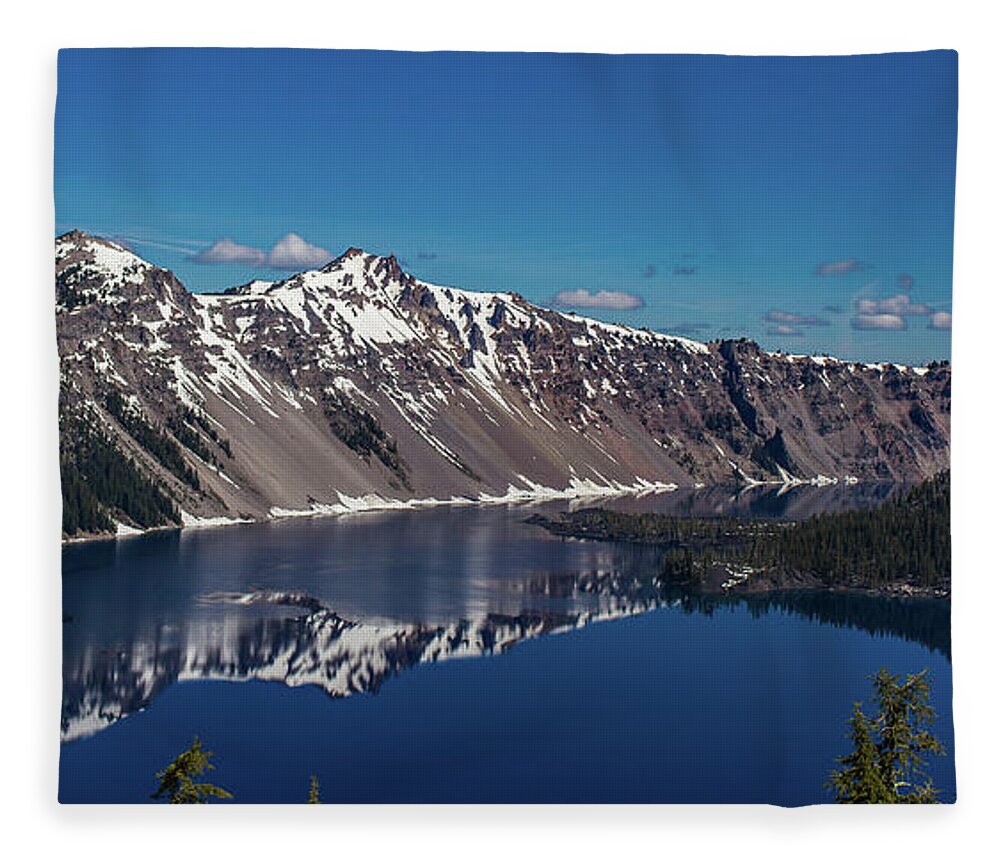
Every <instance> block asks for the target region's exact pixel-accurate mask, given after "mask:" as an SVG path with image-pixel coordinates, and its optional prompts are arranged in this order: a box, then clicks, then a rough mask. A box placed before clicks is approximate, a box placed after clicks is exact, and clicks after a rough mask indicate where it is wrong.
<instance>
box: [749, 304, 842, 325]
mask: <svg viewBox="0 0 1000 860" xmlns="http://www.w3.org/2000/svg"><path fill="white" fill-rule="evenodd" d="M764 322H769V323H776V324H777V325H785V326H802V325H819V326H824V325H830V321H829V320H825V319H823V318H822V317H816V316H805V315H804V314H796V313H792V312H791V311H783V310H780V309H778V308H771V310H769V311H768V312H767V313H766V314H765V315H764Z"/></svg>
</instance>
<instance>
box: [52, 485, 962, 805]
mask: <svg viewBox="0 0 1000 860" xmlns="http://www.w3.org/2000/svg"><path fill="white" fill-rule="evenodd" d="M816 492H820V491H816ZM837 498H839V497H837ZM658 504H668V505H669V504H687V502H685V501H684V500H683V499H678V500H677V501H662V502H658ZM699 504H700V503H699ZM767 504H768V506H769V508H768V510H770V508H771V507H773V504H774V502H773V500H770V501H768V502H767ZM809 504H810V505H813V506H815V504H822V502H819V503H816V502H810V503H809ZM838 504H839V502H838ZM751 512H757V511H751ZM525 515H526V511H525V510H524V509H519V508H489V509H441V510H425V511H415V512H404V513H391V514H371V515H362V516H358V517H352V518H341V519H321V520H309V521H295V522H282V523H274V524H265V525H254V526H234V527H231V528H225V529H215V530H208V531H201V532H185V533H181V534H178V533H171V534H160V535H153V536H147V537H143V538H134V539H129V540H124V541H118V542H106V543H101V544H89V545H79V546H70V547H67V548H66V549H65V551H64V577H63V580H64V612H65V614H66V623H64V625H63V632H64V661H65V665H64V710H63V731H64V744H63V747H62V756H61V762H60V800H61V801H63V802H104V801H111V802H143V801H145V800H146V799H147V798H148V795H149V793H150V792H151V791H152V790H153V788H154V787H155V784H154V780H153V775H154V774H155V773H156V772H157V771H158V770H160V769H162V767H163V766H164V765H165V764H167V763H168V762H169V761H170V760H171V759H172V758H173V757H174V756H175V755H176V754H177V753H178V752H180V751H181V750H182V749H184V748H185V747H186V746H187V745H188V744H189V743H190V741H191V739H192V738H193V737H194V736H195V735H197V736H199V737H200V738H201V739H202V741H203V743H204V744H205V746H206V747H208V748H209V749H211V750H213V751H214V753H215V758H214V761H215V763H216V765H217V769H216V770H215V771H214V772H213V773H212V774H211V779H212V781H214V782H216V783H218V784H220V785H223V786H225V787H226V788H228V789H229V790H231V791H232V792H233V793H234V794H235V795H236V799H237V800H240V801H246V802H292V803H297V802H303V801H304V800H305V797H306V794H307V792H308V786H309V778H310V775H311V774H316V775H317V776H318V778H319V781H320V786H321V792H322V796H323V799H324V801H329V802H411V801H413V802H420V801H423V802H439V801H440V802H477V801H506V802H519V801H520V802H574V801H590V802H604V801H608V802H643V801H645V802H737V803H739V802H750V803H753V802H764V803H778V804H784V805H797V804H806V803H817V802H824V801H828V800H829V799H830V798H829V795H828V794H827V793H826V791H825V790H824V787H823V784H824V782H825V780H826V779H827V777H828V775H829V771H830V769H831V768H832V766H833V764H834V759H835V758H836V756H838V755H842V754H844V753H845V752H846V751H847V742H846V739H845V736H844V735H845V721H846V720H847V718H848V716H849V715H850V711H851V703H852V702H853V701H856V700H862V699H866V698H867V696H868V695H869V689H870V687H869V682H868V681H867V679H866V677H865V676H866V675H868V674H870V673H873V672H875V671H876V670H877V669H878V668H880V667H881V666H886V667H888V668H889V669H890V670H892V671H895V672H899V673H907V672H916V671H919V670H921V669H924V668H929V669H930V670H931V672H932V675H933V679H934V698H933V704H934V706H935V707H936V708H937V710H938V713H939V719H938V722H937V724H936V732H937V734H938V736H939V737H940V738H941V740H942V741H943V742H944V743H945V746H946V747H947V748H948V750H949V752H952V751H953V750H954V743H953V737H952V731H951V667H950V662H949V657H948V653H949V649H948V608H947V605H946V604H941V603H933V602H927V601H910V602H901V601H889V600H884V599H878V598H866V597H844V596H843V595H800V596H789V597H786V598H781V599H773V598H772V599H764V598H761V599H753V600H751V601H749V602H747V601H733V602H724V601H719V600H706V599H701V598H697V597H695V596H693V595H684V594H680V593H677V594H664V593H662V592H660V591H658V590H657V589H655V588H654V587H653V586H652V585H651V584H650V583H649V575H650V573H651V572H655V570H656V564H657V553H656V552H655V550H652V549H650V548H645V549H642V548H629V547H622V546H614V545H608V544H597V543H587V542H581V541H564V540H559V539H556V538H553V537H551V536H550V535H548V534H547V533H545V532H544V531H542V530H540V529H538V528H536V527H532V526H527V525H525V524H524V523H523V518H524V516H525ZM785 515H788V513H787V512H786V514H785ZM459 657H465V658H466V659H457V658H459ZM952 762H953V757H952V755H949V756H947V757H946V758H942V759H935V760H934V761H933V762H932V775H933V777H934V780H935V783H936V784H937V785H938V787H939V788H940V789H942V794H943V796H944V797H945V798H947V799H951V798H953V796H954V784H955V783H954V773H953V768H952Z"/></svg>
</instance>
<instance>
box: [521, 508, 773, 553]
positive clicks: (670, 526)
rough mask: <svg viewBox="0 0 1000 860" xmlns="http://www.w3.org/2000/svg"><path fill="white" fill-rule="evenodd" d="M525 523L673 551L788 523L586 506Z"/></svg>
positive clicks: (732, 540)
mask: <svg viewBox="0 0 1000 860" xmlns="http://www.w3.org/2000/svg"><path fill="white" fill-rule="evenodd" d="M527 522H529V523H531V524H533V525H539V526H542V527H543V528H545V529H548V531H550V532H552V533H553V534H556V535H560V536H561V537H576V538H589V539H591V540H609V541H624V542H626V543H650V544H663V545H664V546H667V547H669V548H671V549H675V550H684V549H688V550H695V549H707V548H720V547H724V546H728V545H732V546H742V545H743V544H744V543H745V542H746V541H747V540H748V539H750V538H751V537H754V536H756V535H770V534H773V533H776V532H778V531H780V530H782V529H785V528H788V526H789V524H787V523H780V522H773V521H760V520H739V519H732V518H723V517H678V516H671V515H667V514H650V513H645V514H627V513H620V512H618V511H609V510H606V509H604V508H587V509H585V510H582V511H573V512H571V513H567V514H563V515H562V518H561V519H558V520H553V519H549V518H548V517H544V516H541V515H539V514H535V515H532V516H530V517H528V519H527Z"/></svg>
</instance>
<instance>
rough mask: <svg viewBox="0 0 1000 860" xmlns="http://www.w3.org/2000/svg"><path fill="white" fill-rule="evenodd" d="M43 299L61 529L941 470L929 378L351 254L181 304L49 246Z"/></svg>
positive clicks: (79, 246) (126, 263)
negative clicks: (69, 518) (50, 263)
mask: <svg viewBox="0 0 1000 860" xmlns="http://www.w3.org/2000/svg"><path fill="white" fill-rule="evenodd" d="M56 302H57V304H56V308H57V331H58V340H59V351H60V357H61V370H62V396H61V422H62V423H61V426H62V431H63V433H62V443H63V444H62V457H63V464H64V485H66V484H69V485H70V492H71V493H77V494H78V495H79V499H78V501H80V503H81V504H84V505H87V504H91V503H92V504H91V507H92V508H95V509H97V510H99V511H100V512H101V513H103V514H104V516H103V517H101V518H99V519H100V522H101V523H103V524H102V525H100V526H98V527H94V526H93V525H91V526H89V527H88V526H87V525H86V523H85V522H84V523H83V524H81V525H80V526H78V530H79V531H82V532H88V531H100V530H106V529H107V528H108V523H109V522H111V523H115V524H116V525H117V527H118V528H119V529H120V530H125V529H128V528H132V527H138V528H143V527H147V526H150V525H154V524H157V523H164V522H169V521H172V520H177V519H182V520H183V521H184V522H185V523H188V524H198V523H203V522H214V521H219V520H221V519H261V518H266V517H270V516H280V515H291V514H296V513H309V512H314V511H335V510H344V509H351V508H353V507H363V506H368V507H370V506H392V505H403V504H415V503H431V501H432V500H433V501H452V500H463V499H469V500H488V499H497V498H511V499H516V498H522V497H531V496H536V495H556V494H564V495H574V494H583V493H595V494H597V493H602V492H615V491H621V490H622V489H624V488H635V489H648V488H652V487H665V486H669V485H671V484H693V483H705V484H713V483H719V482H723V481H731V480H732V479H733V478H734V477H735V478H736V479H738V480H743V481H765V480H784V481H791V480H810V479H816V478H817V477H818V476H825V477H826V478H830V479H833V478H837V479H844V478H847V477H848V476H850V477H851V478H852V479H853V478H858V479H901V480H912V479H919V478H922V477H925V476H928V475H931V474H933V473H935V472H937V471H939V470H940V469H942V468H944V467H946V466H947V464H948V459H949V441H950V430H949V413H950V399H951V370H950V368H949V367H947V366H932V367H930V368H905V367H900V366H895V365H889V364H880V365H862V364H856V363H848V362H842V361H838V360H835V359H830V358H816V357H803V356H787V355H783V354H772V353H768V352H765V351H764V350H762V349H760V348H759V347H758V346H757V345H756V344H754V343H752V342H749V341H722V342H716V343H712V344H701V343H697V342H695V341H691V340H687V339H684V338H679V337H671V336H667V335H662V334H657V333H654V332H650V331H647V330H638V329H632V328H627V327H624V326H619V325H610V324H607V323H602V322H597V321H595V320H590V319H586V318H583V317H579V316H576V315H573V314H564V313H558V312H556V311H552V310H549V309H546V308H541V307H538V306H536V305H533V304H531V303H529V302H528V301H526V300H525V299H524V298H523V297H521V296H519V295H518V294H517V293H484V292H474V291H469V290H461V289H456V288H452V287H442V286H435V285H432V284H428V283H424V282H423V281H420V280H418V279H416V278H414V277H413V276H411V275H409V274H407V273H406V272H404V271H403V270H402V269H401V268H400V266H399V264H398V262H397V261H396V259H395V258H394V257H380V256H375V255H372V254H367V253H365V252H363V251H361V250H358V249H356V248H351V249H349V250H347V251H346V252H345V253H344V254H342V255H341V256H340V257H338V258H337V259H336V260H334V261H333V262H331V263H330V264H329V265H327V266H325V267H324V268H322V269H319V270H316V271H308V272H303V273H301V274H296V275H294V276H292V277H290V278H287V279H285V280H281V281H277V282H265V281H254V282H252V283H250V284H246V285H244V286H242V287H237V288H233V289H230V290H227V291H226V292H225V293H224V294H217V295H196V294H192V293H190V292H189V291H188V290H186V289H185V287H184V286H183V285H182V284H181V283H180V282H179V281H178V280H177V278H176V277H175V276H174V275H173V274H172V273H171V272H169V271H166V270H164V269H161V268H159V267H157V266H154V265H152V264H150V263H148V262H146V261H144V260H142V259H140V258H139V257H137V256H135V255H134V254H133V253H131V252H130V251H129V250H127V249H126V248H124V247H121V246H120V245H117V244H115V243H113V242H109V241H106V240H104V239H99V238H96V237H93V236H89V235H87V234H84V233H80V232H73V233H68V234H66V235H64V236H61V237H59V238H58V239H57V240H56ZM95 438H96V441H95ZM95 452H96V453H95ZM109 452H112V453H109ZM116 457H120V458H121V459H122V463H113V464H112V465H110V466H108V467H107V468H106V469H105V470H104V473H102V474H107V473H108V472H109V470H110V471H111V472H115V474H116V475H118V473H119V472H120V473H121V475H123V476H124V477H121V475H120V476H119V477H118V478H116V479H115V480H116V481H118V482H119V484H120V483H121V481H126V482H128V481H132V482H135V481H145V482H147V484H148V485H149V486H148V487H147V489H148V488H149V487H153V488H155V490H150V492H155V493H157V494H158V495H159V497H160V498H162V499H163V500H164V501H163V502H162V503H161V502H160V501H156V499H155V498H154V499H153V501H152V502H150V503H149V504H143V505H138V504H136V503H135V496H136V492H130V493H128V494H125V495H123V494H122V493H121V492H118V491H116V486H119V484H115V485H114V486H105V483H106V482H105V481H104V479H100V480H99V479H97V478H95V477H94V476H93V475H92V474H88V470H87V464H88V463H92V462H96V461H97V460H98V459H100V458H103V460H101V462H104V461H106V460H109V459H110V460H114V458H116ZM129 461H130V462H129ZM116 469H117V470H118V471H117V472H116V471H115V470H116ZM130 470H131V471H130ZM112 484H114V481H112ZM129 486H130V487H131V486H132V484H129ZM136 486H137V485H136ZM143 486H144V487H145V486H146V484H143ZM119 489H120V487H119ZM64 491H66V486H64ZM126 496H127V499H128V503H126V501H124V499H125V497H126ZM74 498H76V497H75V496H74ZM81 500H82V501H81ZM157 505H159V507H157Z"/></svg>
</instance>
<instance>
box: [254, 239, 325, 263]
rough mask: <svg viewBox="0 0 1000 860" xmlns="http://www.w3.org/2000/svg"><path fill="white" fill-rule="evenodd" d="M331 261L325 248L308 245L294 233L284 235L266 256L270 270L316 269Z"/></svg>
mask: <svg viewBox="0 0 1000 860" xmlns="http://www.w3.org/2000/svg"><path fill="white" fill-rule="evenodd" d="M332 259H333V254H331V253H330V252H329V251H327V250H326V249H325V248H320V247H319V246H317V245H310V244H309V243H308V242H307V241H306V240H305V239H303V238H302V237H301V236H299V235H296V234H295V233H286V234H285V235H284V236H282V237H281V238H280V239H279V240H278V241H277V243H275V246H274V247H273V248H271V250H270V251H269V252H268V254H267V265H268V266H269V267H270V268H272V269H318V268H319V267H320V266H325V265H326V264H327V263H329V262H330V260H332Z"/></svg>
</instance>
